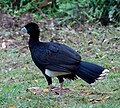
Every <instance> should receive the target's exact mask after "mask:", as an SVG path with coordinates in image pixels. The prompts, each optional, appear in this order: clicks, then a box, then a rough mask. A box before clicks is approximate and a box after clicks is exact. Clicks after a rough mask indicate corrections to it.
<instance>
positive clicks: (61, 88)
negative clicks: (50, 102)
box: [57, 76, 64, 98]
mask: <svg viewBox="0 0 120 108" xmlns="http://www.w3.org/2000/svg"><path fill="white" fill-rule="evenodd" d="M57 78H58V79H59V83H60V92H59V97H60V98H62V96H63V82H64V80H63V77H61V76H58V77H57Z"/></svg>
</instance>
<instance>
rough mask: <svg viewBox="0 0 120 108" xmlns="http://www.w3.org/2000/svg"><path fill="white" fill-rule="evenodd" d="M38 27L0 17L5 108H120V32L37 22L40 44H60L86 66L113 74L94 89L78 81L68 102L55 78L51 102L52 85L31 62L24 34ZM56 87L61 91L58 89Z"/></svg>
mask: <svg viewBox="0 0 120 108" xmlns="http://www.w3.org/2000/svg"><path fill="white" fill-rule="evenodd" d="M30 21H35V20H34V18H33V17H32V15H30V14H29V15H25V16H21V17H16V16H11V15H7V14H3V13H0V25H1V26H0V61H1V62H0V108H108V107H109V108H119V107H120V97H119V96H120V89H119V87H120V27H116V28H115V27H113V26H107V27H103V26H101V25H99V24H98V25H94V24H92V25H88V24H85V25H81V24H77V25H75V26H73V27H71V26H69V25H66V26H63V27H62V26H60V24H59V22H58V21H55V20H53V19H50V20H40V21H36V22H37V23H38V24H39V26H40V31H41V33H40V40H41V41H57V42H61V43H64V44H67V45H69V46H70V47H72V48H73V49H75V50H76V51H77V52H78V53H79V54H80V55H81V56H82V60H85V61H90V62H93V63H97V64H100V65H102V66H104V67H106V68H108V69H109V70H110V73H109V74H108V76H107V77H106V78H105V79H104V80H101V81H96V85H95V86H94V87H90V86H89V85H88V84H87V83H85V82H84V81H82V80H81V79H78V80H76V81H71V82H70V81H68V80H66V81H65V83H64V98H63V101H60V100H59V99H58V97H57V95H58V85H56V84H58V80H57V79H56V78H53V93H52V95H51V99H49V98H48V94H47V92H48V91H47V82H46V79H45V78H44V76H43V75H42V73H41V72H40V70H39V69H38V68H37V67H36V66H35V64H34V63H33V62H32V60H31V56H30V52H29V49H28V39H29V36H28V35H27V34H25V35H23V33H22V32H21V28H22V27H23V26H24V23H25V22H30ZM55 86H56V88H54V87H55Z"/></svg>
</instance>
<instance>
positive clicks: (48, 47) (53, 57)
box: [22, 23, 109, 96]
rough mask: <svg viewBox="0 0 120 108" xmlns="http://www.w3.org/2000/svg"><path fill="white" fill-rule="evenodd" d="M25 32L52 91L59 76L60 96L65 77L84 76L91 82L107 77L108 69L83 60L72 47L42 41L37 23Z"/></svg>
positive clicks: (32, 52) (26, 28)
mask: <svg viewBox="0 0 120 108" xmlns="http://www.w3.org/2000/svg"><path fill="white" fill-rule="evenodd" d="M22 31H23V32H24V33H28V34H29V35H30V39H29V49H30V52H31V56H32V60H33V61H34V63H35V65H36V66H37V67H38V68H39V69H40V70H41V71H42V73H43V74H44V76H45V77H46V79H47V82H48V85H49V93H50V92H51V85H52V79H51V78H52V77H57V78H58V80H59V83H60V96H62V86H63V82H64V78H67V79H70V80H74V79H77V77H80V78H82V79H83V80H84V81H86V82H87V83H89V84H92V83H94V82H95V80H97V79H102V78H104V77H105V75H106V73H107V72H109V70H108V69H106V68H104V67H102V66H99V65H97V64H93V63H90V62H85V61H82V60H81V56H80V55H79V54H78V53H77V52H76V51H74V50H73V49H72V48H70V47H68V46H66V45H64V44H60V43H57V42H40V41H39V34H40V30H39V26H38V25H37V24H36V23H28V24H27V25H25V26H24V28H23V29H22Z"/></svg>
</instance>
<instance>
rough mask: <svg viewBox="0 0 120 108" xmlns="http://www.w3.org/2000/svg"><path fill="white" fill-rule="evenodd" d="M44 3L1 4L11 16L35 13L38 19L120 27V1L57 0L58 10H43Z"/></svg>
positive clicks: (37, 0) (28, 0)
mask: <svg viewBox="0 0 120 108" xmlns="http://www.w3.org/2000/svg"><path fill="white" fill-rule="evenodd" d="M46 1H47V0H46ZM50 1H51V0H50ZM42 3H43V2H42V0H12V1H11V0H6V1H1V3H0V4H1V7H4V8H3V10H5V11H8V10H9V11H12V12H11V14H21V13H26V12H28V11H29V12H33V13H35V15H34V16H36V17H37V18H38V19H40V18H42V17H43V18H45V16H46V17H47V18H48V17H52V18H58V20H62V22H67V23H70V24H75V23H78V22H86V21H87V22H101V23H102V25H105V26H106V25H108V24H109V23H112V24H115V25H120V1H119V0H97V1H96V0H70V1H69V0H57V5H58V6H59V8H58V9H50V7H48V8H43V9H42V10H41V5H42ZM45 7H47V3H46V6H45ZM13 9H14V11H13ZM54 10H56V12H55V11H54ZM43 13H44V15H43Z"/></svg>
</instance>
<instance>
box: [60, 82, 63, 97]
mask: <svg viewBox="0 0 120 108" xmlns="http://www.w3.org/2000/svg"><path fill="white" fill-rule="evenodd" d="M59 96H60V97H62V96H63V82H62V83H60V93H59Z"/></svg>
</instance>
